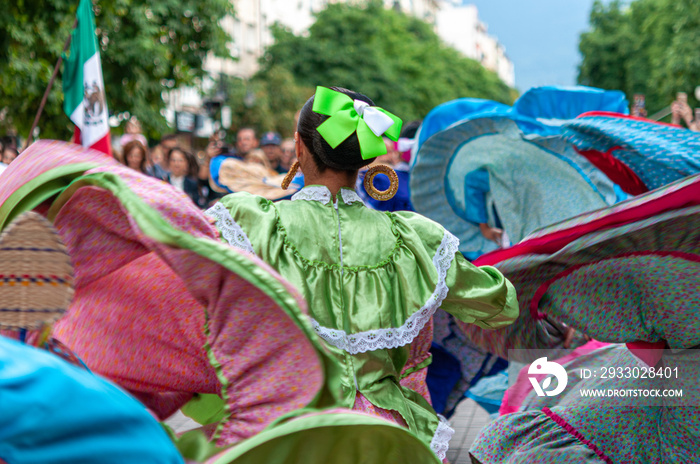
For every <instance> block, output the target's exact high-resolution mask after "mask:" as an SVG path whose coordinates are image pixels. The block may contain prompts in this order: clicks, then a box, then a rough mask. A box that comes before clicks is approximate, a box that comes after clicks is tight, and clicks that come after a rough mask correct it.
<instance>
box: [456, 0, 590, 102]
mask: <svg viewBox="0 0 700 464" xmlns="http://www.w3.org/2000/svg"><path fill="white" fill-rule="evenodd" d="M465 3H473V4H475V5H476V6H477V8H478V9H479V18H480V19H481V20H482V21H483V22H484V23H486V25H487V26H488V30H489V34H491V35H493V36H496V37H497V38H498V40H499V42H501V43H502V44H503V45H504V46H505V47H506V53H507V55H508V57H509V58H510V59H511V61H513V63H514V64H515V86H516V87H517V88H518V90H520V91H521V92H524V91H525V90H527V89H529V88H530V87H534V86H539V85H575V84H576V76H577V75H578V70H577V66H578V65H579V63H580V62H581V55H580V54H579V52H578V39H579V35H580V34H581V32H584V31H586V30H587V29H588V17H589V14H590V11H591V7H592V5H593V0H467V1H465Z"/></svg>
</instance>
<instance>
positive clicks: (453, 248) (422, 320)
mask: <svg viewBox="0 0 700 464" xmlns="http://www.w3.org/2000/svg"><path fill="white" fill-rule="evenodd" d="M458 249H459V239H458V238H457V237H455V236H454V235H452V234H451V233H449V232H448V231H445V235H444V236H443V237H442V242H440V246H439V247H438V249H437V251H436V252H435V256H433V265H434V266H435V269H436V270H437V274H438V281H437V285H436V286H435V291H434V292H433V294H432V295H430V298H428V301H427V302H426V303H425V305H423V307H422V308H420V309H419V310H418V311H417V312H415V313H413V314H411V315H410V316H409V318H408V319H406V322H404V324H403V325H402V326H401V327H397V328H390V329H376V330H368V331H366V332H359V333H356V334H350V335H348V334H347V333H346V332H345V331H344V330H338V329H330V328H328V327H323V326H322V325H321V324H319V323H318V322H317V321H316V320H314V319H311V323H312V325H313V328H314V330H315V331H316V333H317V334H318V335H319V336H320V337H321V338H323V339H324V340H325V341H327V342H328V343H330V344H331V345H333V346H335V347H337V348H340V349H341V350H345V351H347V352H348V353H350V354H357V353H364V352H367V351H374V350H380V349H391V348H398V347H399V346H404V345H406V344H408V343H411V342H412V341H413V339H414V338H416V336H417V335H418V333H420V331H421V330H422V329H423V327H424V326H425V324H426V323H427V322H428V321H429V320H430V318H431V317H433V314H435V311H437V309H438V308H439V307H440V305H441V304H442V301H443V300H444V299H445V297H446V296H447V292H448V291H449V288H448V287H447V284H446V283H445V278H446V276H447V271H448V269H450V266H451V265H452V260H453V259H454V257H455V253H457V250H458Z"/></svg>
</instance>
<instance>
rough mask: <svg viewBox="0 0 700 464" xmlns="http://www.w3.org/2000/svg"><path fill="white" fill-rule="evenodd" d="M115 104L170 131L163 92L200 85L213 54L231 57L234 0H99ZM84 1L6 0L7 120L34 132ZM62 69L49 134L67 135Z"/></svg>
mask: <svg viewBox="0 0 700 464" xmlns="http://www.w3.org/2000/svg"><path fill="white" fill-rule="evenodd" d="M94 3H95V15H96V17H95V22H96V27H97V31H96V32H97V35H98V43H99V46H100V48H101V58H102V71H103V75H104V80H105V92H106V96H107V105H108V107H109V110H110V112H111V113H112V114H119V113H123V112H129V113H131V114H133V115H136V116H137V117H138V118H139V119H140V120H141V122H142V125H143V127H144V131H145V132H146V134H147V135H150V136H151V137H153V136H154V135H155V134H158V133H160V132H162V131H164V130H167V126H166V122H165V119H164V118H163V116H162V115H161V110H162V108H163V106H164V103H163V99H162V98H161V94H162V93H163V92H164V91H166V90H168V89H171V88H174V87H178V86H182V85H193V84H196V83H197V82H199V80H200V79H201V78H202V77H203V76H204V74H205V72H204V71H203V69H202V63H203V60H204V58H205V57H206V56H207V54H209V53H213V54H216V55H219V56H229V53H228V51H227V49H226V43H227V42H228V41H229V40H230V38H229V37H228V36H227V35H226V33H225V32H224V31H223V29H221V27H220V26H219V21H220V20H221V18H223V17H224V16H225V15H227V14H232V13H233V11H232V8H231V2H230V1H229V0H207V1H206V2H202V1H199V0H102V1H99V2H98V1H95V2H94ZM77 5H78V0H0V8H2V12H3V13H2V15H0V70H1V72H2V80H1V81H0V109H3V111H4V112H5V115H6V118H5V119H4V123H3V122H0V124H4V125H5V126H6V127H4V128H3V127H0V130H1V129H5V130H7V129H8V127H7V126H14V127H15V128H16V129H17V130H18V131H19V132H20V135H23V136H26V135H27V131H28V130H29V128H30V126H31V123H32V121H33V119H34V116H35V114H36V111H37V109H38V107H39V103H40V101H41V97H42V96H43V93H44V90H45V88H46V85H47V83H48V81H49V78H50V76H51V73H52V71H53V67H54V65H55V63H56V61H57V59H58V57H59V55H60V53H61V51H62V49H63V44H64V41H65V39H66V37H68V35H69V34H70V31H71V27H72V25H73V22H74V21H75V13H76V8H77ZM62 103H63V91H62V86H61V74H60V73H59V75H58V78H57V81H56V83H55V84H54V87H53V90H52V91H51V93H50V95H49V99H48V102H47V105H46V108H45V109H44V114H43V116H42V119H41V121H40V124H39V125H40V127H41V136H42V137H44V138H46V137H56V138H64V139H65V138H67V137H68V136H69V134H70V132H71V131H72V125H71V123H70V121H69V120H68V118H67V117H66V116H65V115H64V114H63V111H62V108H61V105H62Z"/></svg>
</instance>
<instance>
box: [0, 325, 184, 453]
mask: <svg viewBox="0 0 700 464" xmlns="http://www.w3.org/2000/svg"><path fill="white" fill-rule="evenodd" d="M0 461H5V462H7V464H47V463H51V464H64V463H65V464H82V463H101V464H103V463H114V464H117V463H120V464H123V463H142V462H143V463H145V462H148V463H159V464H160V463H162V464H181V463H184V461H183V459H182V457H181V456H180V455H179V454H178V452H177V450H176V449H175V446H174V445H173V443H172V442H171V441H170V439H169V438H168V436H167V434H166V433H165V431H164V430H163V428H162V427H161V426H160V425H159V424H158V422H156V420H155V419H154V418H153V417H152V416H151V415H150V414H149V413H148V411H147V410H146V409H145V407H144V406H143V405H142V404H141V403H139V402H138V401H136V400H135V399H133V398H132V397H131V396H129V395H128V394H127V393H126V392H124V391H123V390H121V389H120V388H118V387H117V386H115V385H113V384H112V383H110V382H108V381H106V380H104V379H101V378H99V377H96V376H94V375H92V374H90V373H89V372H87V371H85V370H82V369H80V368H78V367H75V366H72V365H70V364H68V363H66V362H65V361H63V360H61V359H59V358H58V357H56V356H54V355H52V354H50V353H48V352H45V351H42V350H39V349H36V348H33V347H29V346H26V345H23V344H21V343H18V342H15V341H12V340H9V339H7V338H4V337H0Z"/></svg>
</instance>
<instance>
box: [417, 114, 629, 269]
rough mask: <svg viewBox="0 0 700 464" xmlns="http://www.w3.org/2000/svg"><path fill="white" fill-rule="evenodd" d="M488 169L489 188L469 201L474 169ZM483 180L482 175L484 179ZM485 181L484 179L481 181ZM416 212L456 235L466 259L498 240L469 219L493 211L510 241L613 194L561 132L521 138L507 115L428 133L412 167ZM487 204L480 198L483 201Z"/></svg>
mask: <svg viewBox="0 0 700 464" xmlns="http://www.w3.org/2000/svg"><path fill="white" fill-rule="evenodd" d="M479 170H482V171H486V172H487V173H488V185H489V191H488V192H483V190H484V189H483V188H482V189H481V190H482V191H481V192H478V193H480V194H481V195H480V198H479V199H478V201H479V202H480V204H479V205H475V204H472V202H473V201H476V200H474V197H475V195H474V187H475V186H476V183H475V182H467V181H470V180H472V181H473V179H471V178H467V176H469V175H470V174H471V173H473V172H475V171H479ZM483 180H486V179H483ZM483 183H485V182H483ZM411 200H412V202H413V205H414V207H415V208H416V211H418V212H419V213H422V214H425V215H426V216H428V217H429V218H431V219H433V220H434V221H436V222H438V223H440V224H442V225H443V226H445V227H446V228H447V229H448V230H450V231H451V232H452V233H454V234H455V235H457V237H459V239H460V251H461V252H462V253H464V254H465V255H466V256H467V257H468V258H470V259H476V258H477V257H478V256H480V255H482V254H484V253H487V252H489V251H493V250H494V249H496V248H497V245H496V244H495V243H493V242H490V241H488V240H486V238H484V237H483V236H482V235H481V232H480V231H479V227H478V225H477V224H475V223H474V222H472V221H473V220H474V218H475V217H476V216H477V214H475V212H474V211H475V208H480V209H481V214H482V215H483V214H484V213H486V214H487V215H488V219H489V220H488V222H487V223H488V224H489V225H491V226H495V225H496V223H497V221H496V217H495V215H494V213H493V212H494V211H495V212H496V214H497V215H498V218H499V220H500V223H501V224H502V226H503V229H504V230H505V232H506V233H507V235H508V237H509V239H510V242H511V243H517V242H519V241H520V240H521V239H522V238H524V237H525V236H527V235H528V234H529V233H531V232H533V231H535V230H537V229H539V228H541V227H544V226H547V225H549V224H553V223H556V222H559V221H562V220H564V219H567V218H569V217H573V216H576V215H578V214H581V213H584V212H587V211H591V210H596V209H599V208H604V207H606V206H608V205H611V204H613V203H615V202H616V201H617V200H618V194H617V193H616V190H615V185H614V184H613V183H612V182H611V181H610V179H608V178H607V177H606V176H605V175H604V174H603V173H602V172H601V171H600V170H598V169H597V168H596V167H595V166H593V164H591V162H590V161H588V160H587V159H586V158H585V157H583V156H581V155H579V154H578V153H576V151H575V150H574V149H573V147H572V146H571V145H570V144H569V143H567V142H566V141H564V140H562V139H561V137H532V136H526V135H525V134H523V132H522V131H521V130H520V129H519V128H518V126H517V125H516V124H515V123H514V122H513V121H511V120H509V119H508V118H497V117H489V118H482V119H476V120H469V121H465V122H462V123H460V124H457V125H455V126H453V127H451V128H449V129H447V130H444V131H442V132H440V133H439V134H436V135H435V136H433V137H431V138H430V139H429V140H428V141H427V142H426V143H425V145H423V147H422V148H421V150H420V152H419V153H418V156H417V160H416V164H415V166H414V167H413V171H412V173H411ZM484 202H485V204H484Z"/></svg>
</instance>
